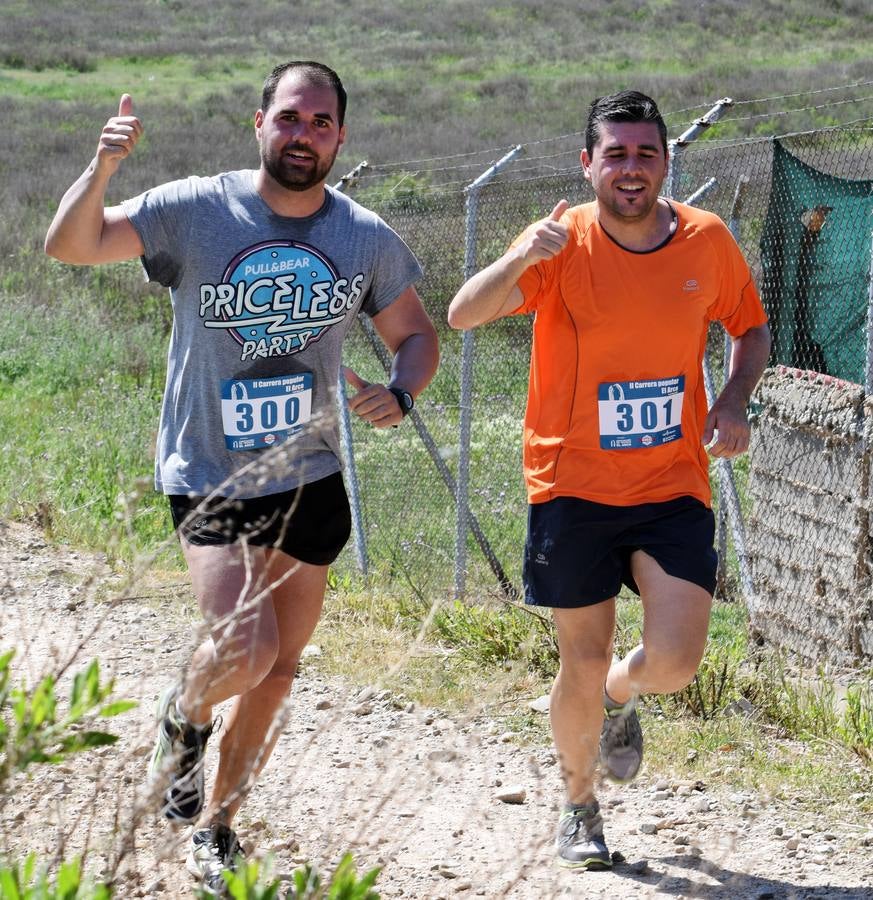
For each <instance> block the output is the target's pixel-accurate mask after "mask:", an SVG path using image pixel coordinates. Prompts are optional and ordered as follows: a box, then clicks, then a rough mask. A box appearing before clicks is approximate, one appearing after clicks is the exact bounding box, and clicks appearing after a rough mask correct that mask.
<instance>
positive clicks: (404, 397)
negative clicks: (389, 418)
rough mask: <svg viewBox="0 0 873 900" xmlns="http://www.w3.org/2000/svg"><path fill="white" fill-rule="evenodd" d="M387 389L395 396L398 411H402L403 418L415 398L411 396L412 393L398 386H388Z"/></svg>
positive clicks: (410, 409)
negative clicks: (398, 407)
mask: <svg viewBox="0 0 873 900" xmlns="http://www.w3.org/2000/svg"><path fill="white" fill-rule="evenodd" d="M388 390H389V391H391V393H392V394H394V396H395V397H396V398H397V403H398V405H399V406H400V412H401V413H403V418H404V419H405V418H406V416H407V415H408V414H409V413H410V412H411V411H412V408H413V407H414V406H415V400H414V399H413V398H412V394H410V393H409V391H404V390H403V388H399V387H389V388H388Z"/></svg>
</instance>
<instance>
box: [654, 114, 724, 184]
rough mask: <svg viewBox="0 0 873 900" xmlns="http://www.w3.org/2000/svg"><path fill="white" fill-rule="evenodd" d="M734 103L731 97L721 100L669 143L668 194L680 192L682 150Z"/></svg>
mask: <svg viewBox="0 0 873 900" xmlns="http://www.w3.org/2000/svg"><path fill="white" fill-rule="evenodd" d="M733 105H734V101H733V100H731V98H730V97H725V98H724V99H722V100H719V101H718V103H716V104H715V106H713V107H712V109H711V110H710V111H709V112H708V113H706V115H703V116H701V117H700V118H699V119H695V120H694V121H693V122H692V123H691V125H690V126H689V127H688V128H687V129H685V131H683V132H682V134H680V135H679V137H677V138H674V139H673V140H672V141H670V142H669V143H668V144H667V149H668V151H669V154H670V155H669V157H668V159H667V196H668V197H673V198H675V196H676V194H677V193H678V192H679V188H680V187H681V185H680V184H679V181H680V175H681V161H682V150H683V149H684V148H685V146H686V145H687V144H690V143H691V141H694V140H697V138H698V137H699V136H700V135H701V134H702V133H703V132H704V131H706V129H707V128H709V126H710V125H712V124H714V123H715V122H717V121H718V120H719V119H720V118H721V116H722V113H723V112H724V111H725V110H726V109H727V108H728V107H730V106H733Z"/></svg>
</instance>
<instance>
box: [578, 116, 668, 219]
mask: <svg viewBox="0 0 873 900" xmlns="http://www.w3.org/2000/svg"><path fill="white" fill-rule="evenodd" d="M581 159H582V168H583V170H584V172H585V177H586V178H587V179H588V180H589V181H590V182H591V186H592V187H593V188H594V194H595V196H596V197H597V203H598V213H599V215H600V218H601V221H603V220H606V221H607V222H613V223H615V224H617V225H620V226H622V227H627V226H632V225H634V224H635V223H649V222H650V221H651V220H652V219H653V218H654V216H655V215H656V204H657V202H658V194H659V193H660V190H661V185H662V184H663V183H664V178H665V177H666V175H667V154H666V152H665V151H664V145H663V143H662V141H661V136H660V134H659V132H658V126H657V125H655V123H654V122H602V123H601V125H600V135H599V138H598V140H597V143H596V144H595V145H594V148H593V149H592V151H591V154H590V155H589V153H588V151H587V150H583V151H582V156H581Z"/></svg>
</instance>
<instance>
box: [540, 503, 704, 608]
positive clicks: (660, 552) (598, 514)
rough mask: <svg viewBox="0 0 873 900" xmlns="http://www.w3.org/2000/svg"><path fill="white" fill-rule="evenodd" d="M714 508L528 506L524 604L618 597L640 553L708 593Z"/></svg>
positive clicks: (565, 604) (568, 604) (572, 604)
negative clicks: (631, 560)
mask: <svg viewBox="0 0 873 900" xmlns="http://www.w3.org/2000/svg"><path fill="white" fill-rule="evenodd" d="M714 538H715V518H714V516H713V514H712V510H711V509H709V508H708V507H706V506H705V505H704V504H703V503H701V502H700V500H697V499H696V498H694V497H678V498H677V499H675V500H668V501H666V502H664V503H643V504H640V505H637V506H608V505H605V504H603V503H592V502H591V501H589V500H581V499H579V498H578V497H556V498H555V499H554V500H548V501H546V502H545V503H534V504H531V505H530V506H529V507H528V533H527V541H526V543H525V548H524V587H525V591H524V600H525V603H528V604H531V605H533V606H551V607H560V608H565V609H575V608H577V607H580V606H592V605H593V604H595V603H602V602H603V601H604V600H609V599H610V598H612V597H615V596H616V595H617V594H618V592H619V591H620V590H621V586H622V584H626V585H627V586H628V587H629V588H630V589H631V590H632V591H634V592H635V593H637V594H639V588H638V587H637V585H636V583H635V582H634V579H633V576H632V575H631V567H630V558H631V554H632V553H633V552H634V550H644V551H645V552H646V553H648V554H649V556H652V557H654V559H655V560H656V561H657V562H658V564H659V565H660V566H661V568H662V569H663V570H664V571H665V572H666V573H667V574H668V575H672V576H674V577H675V578H682V579H684V580H685V581H691V582H693V583H694V584H696V585H699V586H700V587H702V588H703V589H704V590H706V591H708V592H709V593H710V594H712V593H713V592H714V591H715V574H716V568H717V566H718V554H717V553H716V552H715V548H714V547H713V541H714Z"/></svg>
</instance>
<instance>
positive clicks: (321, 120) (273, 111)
mask: <svg viewBox="0 0 873 900" xmlns="http://www.w3.org/2000/svg"><path fill="white" fill-rule="evenodd" d="M255 134H256V135H257V138H258V145H259V147H260V151H261V169H262V171H264V172H266V173H267V174H268V175H269V176H270V177H271V178H272V179H273V180H274V181H275V182H277V183H278V184H279V185H281V186H282V187H284V188H286V189H287V190H289V191H295V192H302V191H308V190H310V189H311V188H314V187H320V186H321V185H322V184H323V183H324V181H325V179H326V178H327V176H328V173H329V172H330V169H331V167H332V166H333V163H334V160H335V159H336V155H337V153H338V152H339V148H340V147H341V146H342V144H343V141H344V140H345V127H344V126H341V125H340V124H339V114H338V110H337V96H336V92H335V91H334V90H333V89H332V88H331V87H330V86H328V85H323V84H318V83H313V82H312V81H311V80H310V79H307V77H306V75H305V73H302V72H295V71H290V72H289V73H288V74H287V75H285V76H284V77H283V78H282V80H281V81H280V82H279V84H278V86H277V88H276V93H275V96H274V97H273V102H272V103H271V104H270V106H269V108H268V109H267V111H266V112H264V111H263V110H260V109H259V110H258V111H257V113H256V114H255Z"/></svg>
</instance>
